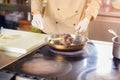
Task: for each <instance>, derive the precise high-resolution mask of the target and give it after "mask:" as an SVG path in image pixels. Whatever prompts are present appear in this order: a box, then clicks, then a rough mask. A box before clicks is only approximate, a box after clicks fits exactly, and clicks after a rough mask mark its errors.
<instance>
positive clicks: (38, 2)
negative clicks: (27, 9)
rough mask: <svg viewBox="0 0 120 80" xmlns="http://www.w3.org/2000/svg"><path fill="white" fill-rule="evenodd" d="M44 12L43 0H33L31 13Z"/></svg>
mask: <svg viewBox="0 0 120 80" xmlns="http://www.w3.org/2000/svg"><path fill="white" fill-rule="evenodd" d="M41 12H42V0H31V13H32V15H34V14H41Z"/></svg>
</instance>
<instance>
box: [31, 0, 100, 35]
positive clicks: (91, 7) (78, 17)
mask: <svg viewBox="0 0 120 80" xmlns="http://www.w3.org/2000/svg"><path fill="white" fill-rule="evenodd" d="M42 5H43V0H31V12H32V15H33V20H32V25H33V27H36V28H38V29H40V30H42V31H43V32H45V33H47V34H63V33H66V34H73V33H75V32H76V31H77V32H79V33H81V32H86V31H87V28H88V24H89V22H90V21H92V20H95V18H96V16H97V14H98V10H99V8H100V5H101V1H100V0H47V1H46V6H45V10H44V16H43V17H42V13H43V12H42V10H43V9H42V8H43V6H42Z"/></svg>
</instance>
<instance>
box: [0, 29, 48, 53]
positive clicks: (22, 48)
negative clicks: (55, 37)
mask: <svg viewBox="0 0 120 80" xmlns="http://www.w3.org/2000/svg"><path fill="white" fill-rule="evenodd" d="M45 37H47V35H45V34H41V33H33V32H26V31H20V30H11V29H2V30H1V34H0V50H4V51H11V52H17V53H27V52H29V51H31V50H33V49H35V48H37V47H39V46H40V45H42V44H44V43H45Z"/></svg>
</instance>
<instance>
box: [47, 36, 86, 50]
mask: <svg viewBox="0 0 120 80" xmlns="http://www.w3.org/2000/svg"><path fill="white" fill-rule="evenodd" d="M60 35H61V34H53V35H49V36H48V37H46V39H45V40H46V42H47V45H48V46H49V47H50V48H52V49H55V50H60V51H75V50H81V49H83V47H84V46H85V44H86V43H87V41H88V38H87V37H85V36H79V37H78V39H77V40H79V41H78V43H77V44H71V45H70V46H65V45H60V44H55V43H51V41H53V42H54V40H60V39H61V38H60ZM70 35H71V37H72V38H73V39H75V35H74V34H70Z"/></svg>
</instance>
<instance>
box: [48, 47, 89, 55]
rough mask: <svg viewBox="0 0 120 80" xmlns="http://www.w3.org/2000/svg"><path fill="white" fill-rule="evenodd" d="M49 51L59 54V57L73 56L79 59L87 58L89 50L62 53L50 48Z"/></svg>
mask: <svg viewBox="0 0 120 80" xmlns="http://www.w3.org/2000/svg"><path fill="white" fill-rule="evenodd" d="M49 51H50V52H52V53H54V54H58V55H63V56H69V57H70V56H71V57H78V56H86V54H87V50H86V49H85V48H83V49H82V50H77V51H60V50H55V49H52V48H49Z"/></svg>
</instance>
